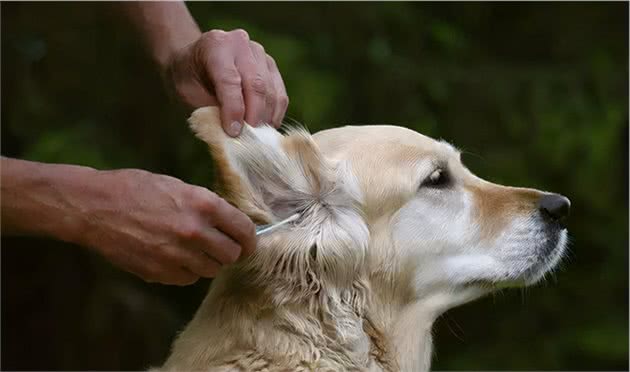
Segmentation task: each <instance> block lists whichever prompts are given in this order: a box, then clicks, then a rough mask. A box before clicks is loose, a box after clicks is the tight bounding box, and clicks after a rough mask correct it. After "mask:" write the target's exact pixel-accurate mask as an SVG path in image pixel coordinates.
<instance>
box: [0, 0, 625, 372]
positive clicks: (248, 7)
mask: <svg viewBox="0 0 630 372" xmlns="http://www.w3.org/2000/svg"><path fill="white" fill-rule="evenodd" d="M189 6H190V8H191V10H192V13H193V15H194V17H195V18H196V19H197V21H198V22H199V24H200V25H201V27H202V28H203V29H204V30H207V29H211V28H223V29H232V28H237V27H241V28H244V29H246V30H247V31H248V32H249V33H250V35H251V37H252V38H253V39H255V40H257V41H259V42H261V43H262V44H263V45H264V46H265V47H266V49H267V51H268V53H269V54H271V55H273V56H274V57H275V59H276V60H277V63H278V65H279V66H280V70H281V72H282V74H283V77H284V80H285V82H286V86H287V90H288V92H289V97H290V99H291V104H290V107H289V116H290V118H293V119H295V120H297V121H299V122H302V123H305V124H306V125H307V126H308V127H309V128H310V129H311V131H313V132H314V131H318V130H321V129H323V128H329V127H334V126H337V125H341V124H366V123H391V124H398V125H403V126H408V127H410V128H413V129H416V130H418V131H419V132H422V133H424V134H428V135H431V136H434V137H441V138H444V139H446V140H448V141H450V142H452V143H454V144H456V145H457V146H458V147H460V148H462V149H463V150H464V151H465V152H466V154H467V155H465V156H464V161H465V163H466V164H467V165H468V166H469V167H470V168H471V169H472V170H473V171H474V172H476V173H477V174H478V175H480V176H482V177H484V178H487V179H490V180H492V181H495V182H499V183H504V184H509V185H522V186H531V187H536V188H541V189H545V190H553V191H556V192H560V193H562V194H565V195H567V196H568V197H569V198H571V200H572V203H573V207H572V216H571V219H570V222H569V229H570V234H571V244H570V251H569V253H568V255H567V258H566V259H565V260H564V263H563V264H562V266H561V268H560V269H559V270H558V271H557V272H556V273H555V274H554V275H553V277H552V278H550V279H549V280H548V281H547V282H546V283H544V284H541V285H538V286H536V287H533V288H529V289H527V290H523V291H519V290H510V291H505V292H502V293H501V294H499V295H495V296H491V297H488V298H486V299H483V300H480V301H477V302H475V303H471V304H467V305H465V306H462V307H460V308H457V309H454V310H452V311H449V312H448V313H447V314H445V315H444V316H443V317H442V318H440V320H439V321H438V323H437V325H436V329H435V334H436V338H435V345H436V348H435V349H436V357H435V358H434V369H439V370H448V369H468V370H470V369H484V370H508V369H509V370H519V369H530V370H531V369H547V370H549V369H554V370H560V369H571V370H584V369H597V370H612V369H625V370H627V368H628V119H627V118H628V4H627V3H601V2H600V3H527V4H519V3H435V4H434V3H300V4H297V3H194V4H189ZM1 10H2V154H3V155H7V156H15V157H20V158H26V159H33V160H39V161H45V162H67V163H75V164H84V165H90V166H93V167H97V168H101V169H111V168H121V167H125V168H127V167H135V168H143V169H147V170H151V171H154V172H160V173H165V174H169V175H173V176H176V177H179V178H181V179H183V180H185V181H187V182H190V183H195V184H199V185H210V184H211V181H212V180H211V172H210V169H211V166H212V165H211V162H210V158H209V156H208V155H207V153H206V150H205V147H204V145H203V144H202V143H201V142H199V141H197V140H196V139H195V138H194V137H193V136H192V135H191V134H190V132H189V131H188V128H187V126H186V123H185V120H184V119H185V117H186V113H184V112H183V111H180V110H179V109H178V108H177V107H176V106H175V105H174V104H172V103H171V102H169V100H168V98H167V96H166V94H165V92H164V90H163V89H162V85H161V82H160V80H159V75H158V74H157V72H156V71H155V70H154V69H153V67H152V66H151V64H150V63H149V61H148V59H147V58H146V57H145V55H144V53H143V50H142V48H141V47H140V44H139V42H138V41H137V39H136V35H134V33H133V32H132V31H131V30H130V29H129V28H127V27H125V25H124V24H123V23H122V22H121V20H120V19H119V18H117V17H116V16H115V15H114V14H113V13H112V12H111V8H109V7H108V5H106V4H97V3H90V4H82V3H66V4H54V3H46V4H44V3H39V4H37V3H19V4H18V3H6V2H3V3H2V5H1ZM366 151H367V150H366ZM2 243H3V246H2V368H3V369H5V370H6V369H25V368H36V369H121V368H122V369H139V368H145V367H147V366H149V365H155V364H159V363H161V361H163V359H164V357H165V355H166V352H167V350H168V346H169V344H170V342H171V339H172V337H173V336H174V335H175V333H176V331H177V330H178V329H180V328H181V327H182V326H183V325H184V324H185V322H186V321H187V320H188V319H190V318H191V316H192V312H193V311H194V310H195V309H196V307H197V306H198V304H199V302H200V300H201V298H202V297H203V295H204V294H205V291H206V288H207V285H208V282H207V281H202V282H200V283H198V284H196V285H194V286H191V287H187V288H175V287H164V286H160V285H149V284H145V283H143V282H141V281H140V280H139V279H136V278H135V277H132V276H131V275H128V274H126V273H122V272H119V271H117V270H116V269H113V268H112V267H110V266H109V265H108V264H107V263H105V262H104V261H103V260H101V259H100V258H99V257H97V256H96V255H93V254H91V253H90V252H89V251H87V250H86V249H84V248H80V247H75V246H70V245H67V244H62V243H58V242H52V241H48V240H43V239H15V238H11V239H10V238H7V237H3V238H2ZM208 342H221V340H208Z"/></svg>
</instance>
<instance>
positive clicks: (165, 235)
mask: <svg viewBox="0 0 630 372" xmlns="http://www.w3.org/2000/svg"><path fill="white" fill-rule="evenodd" d="M93 181H94V182H93V183H91V185H90V188H94V187H96V189H97V191H96V194H93V193H88V195H87V197H85V198H83V199H81V200H74V201H72V202H73V203H75V204H80V206H79V208H78V209H79V210H81V213H82V215H83V218H82V219H83V220H84V221H85V225H86V226H85V227H84V228H83V229H82V231H81V232H80V233H79V235H80V236H78V237H77V239H73V240H75V241H76V242H78V243H80V244H82V245H85V246H89V247H92V248H94V249H95V250H96V251H98V252H99V253H100V254H102V255H103V256H104V257H105V258H107V259H108V260H109V261H111V262H112V263H114V264H115V265H116V266H119V267H120V268H122V269H124V270H126V271H129V272H131V273H134V274H136V275H138V276H139V277H141V278H143V279H144V280H146V281H147V282H160V283H164V284H177V285H188V284H192V283H194V282H196V281H197V280H198V279H199V277H214V276H215V275H216V274H217V272H218V270H219V268H220V267H221V266H222V265H227V264H231V263H234V262H235V261H236V260H237V259H238V258H239V257H240V256H247V255H249V254H251V253H252V252H253V250H254V249H255V245H256V237H255V233H254V231H255V226H254V224H253V223H252V222H251V220H250V219H249V218H248V217H247V216H246V215H245V214H243V213H242V212H241V211H239V210H238V209H236V208H234V207H233V206H231V205H230V204H229V203H227V202H226V201H225V200H223V199H221V198H220V197H218V196H217V195H216V194H214V193H213V192H211V191H209V190H207V189H205V188H202V187H198V186H192V185H189V184H186V183H184V182H182V181H180V180H178V179H176V178H173V177H169V176H164V175H158V174H153V173H149V172H146V171H141V170H136V169H125V170H116V171H98V173H97V176H96V177H94V180H93Z"/></svg>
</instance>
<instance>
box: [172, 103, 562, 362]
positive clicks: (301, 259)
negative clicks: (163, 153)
mask: <svg viewBox="0 0 630 372" xmlns="http://www.w3.org/2000/svg"><path fill="white" fill-rule="evenodd" d="M190 123H191V126H192V128H193V130H194V131H195V133H196V134H197V135H198V137H200V138H201V139H202V140H204V141H205V142H207V143H208V144H209V146H210V150H211V152H212V155H213V157H214V159H215V161H216V162H217V165H218V171H219V178H220V179H221V181H222V185H223V187H224V190H225V192H224V193H223V196H224V197H226V198H227V199H228V200H229V201H230V202H232V203H233V204H234V205H236V206H237V207H238V208H240V209H241V210H243V211H244V212H245V213H247V214H248V215H249V216H250V217H252V218H253V219H254V220H255V221H256V222H258V223H269V222H272V221H277V220H279V219H282V218H285V217H287V216H289V215H290V214H292V213H294V212H295V211H298V212H299V213H300V216H301V217H300V219H299V220H298V221H297V222H296V223H295V224H293V225H291V226H288V227H286V228H283V229H282V230H279V231H277V232H274V233H273V234H270V235H269V236H266V237H261V238H260V239H259V244H258V248H257V250H256V252H255V253H254V255H253V256H251V257H249V258H247V259H245V260H243V261H242V262H239V263H237V264H234V265H232V266H229V267H225V268H224V269H223V270H222V271H221V273H220V274H219V275H218V277H217V278H216V279H215V280H214V282H213V284H212V286H211V289H210V292H209V293H208V295H207V297H206V298H205V300H204V301H203V303H202V305H201V307H200V308H199V310H198V312H197V314H196V315H195V317H194V319H193V320H192V321H191V322H190V324H188V326H187V327H186V329H185V330H184V331H183V332H182V333H181V334H180V335H179V336H178V338H177V340H176V341H175V343H174V345H173V349H172V354H171V355H170V357H169V358H168V360H167V361H166V363H165V365H164V366H163V367H162V369H164V370H211V371H348V370H361V371H421V370H428V369H429V365H430V357H431V325H432V323H433V321H434V320H435V319H436V317H437V316H438V315H440V314H441V313H442V312H444V311H445V310H447V309H449V308H451V307H453V306H456V305H459V304H462V303H465V302H468V301H471V300H473V299H475V298H478V297H480V296H482V295H484V294H487V293H489V292H490V291H492V290H493V289H495V288H496V287H497V286H515V285H516V286H518V285H527V284H530V283H533V282H535V281H537V280H538V279H540V278H541V276H543V275H544V274H545V273H546V272H547V271H549V270H550V269H552V268H553V267H554V266H555V264H556V263H557V262H558V260H559V259H560V257H561V255H562V252H563V249H564V245H565V242H566V230H564V229H562V228H559V227H555V228H552V227H549V226H548V225H547V223H546V222H545V221H543V219H542V217H541V216H540V212H539V211H538V207H537V201H538V200H539V198H540V197H541V196H542V195H544V193H542V192H540V191H536V190H532V189H521V188H511V187H504V186H499V185H496V184H492V183H489V182H487V181H484V180H482V179H479V178H478V177H476V176H474V175H473V174H472V173H471V172H470V171H468V170H467V169H466V168H465V167H464V166H463V165H462V164H461V162H460V159H459V153H458V152H457V151H456V150H455V149H454V148H453V147H451V146H450V145H448V144H447V143H444V142H438V141H434V140H432V139H430V138H428V137H425V136H422V135H420V134H418V133H416V132H413V131H411V130H409V129H405V128H401V127H395V126H363V127H343V128H337V129H331V130H326V131H323V132H320V133H317V134H315V135H314V136H311V135H309V134H308V133H307V132H306V131H302V130H291V131H289V132H288V133H287V134H286V135H284V136H283V135H281V134H279V133H278V132H277V131H276V130H274V129H272V128H270V127H260V128H251V127H247V126H246V127H245V128H244V130H243V133H242V134H241V136H240V137H238V138H236V139H232V138H229V137H227V136H226V135H225V134H224V133H223V131H222V129H221V126H220V125H219V124H220V123H219V115H218V111H217V109H216V108H202V109H199V110H197V111H195V112H194V113H193V115H192V117H191V119H190ZM444 180H445V181H444ZM443 181H444V182H443Z"/></svg>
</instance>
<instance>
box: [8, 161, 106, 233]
mask: <svg viewBox="0 0 630 372" xmlns="http://www.w3.org/2000/svg"><path fill="white" fill-rule="evenodd" d="M97 172H98V171H96V170H94V169H92V168H88V167H82V166H76V165H65V164H44V163H38V162H31V161H24V160H18V159H10V158H5V157H2V183H1V186H0V187H1V191H2V233H3V234H18V235H42V236H49V237H53V238H56V239H61V240H66V241H75V240H76V232H77V231H80V230H81V229H82V226H83V225H84V221H83V217H84V216H82V211H81V206H80V205H79V204H78V203H77V202H76V200H75V199H76V198H74V197H73V196H76V195H82V196H88V195H89V194H90V193H94V192H95V189H94V188H90V187H89V185H91V184H92V181H93V178H94V176H95V174H96V173H97Z"/></svg>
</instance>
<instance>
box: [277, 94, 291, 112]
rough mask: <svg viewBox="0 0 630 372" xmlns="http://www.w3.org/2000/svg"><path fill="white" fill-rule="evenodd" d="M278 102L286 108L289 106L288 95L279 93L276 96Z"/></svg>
mask: <svg viewBox="0 0 630 372" xmlns="http://www.w3.org/2000/svg"><path fill="white" fill-rule="evenodd" d="M278 104H280V105H281V106H282V107H283V108H285V109H286V108H287V107H288V106H289V97H288V96H287V95H286V94H282V95H280V96H279V97H278Z"/></svg>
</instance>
